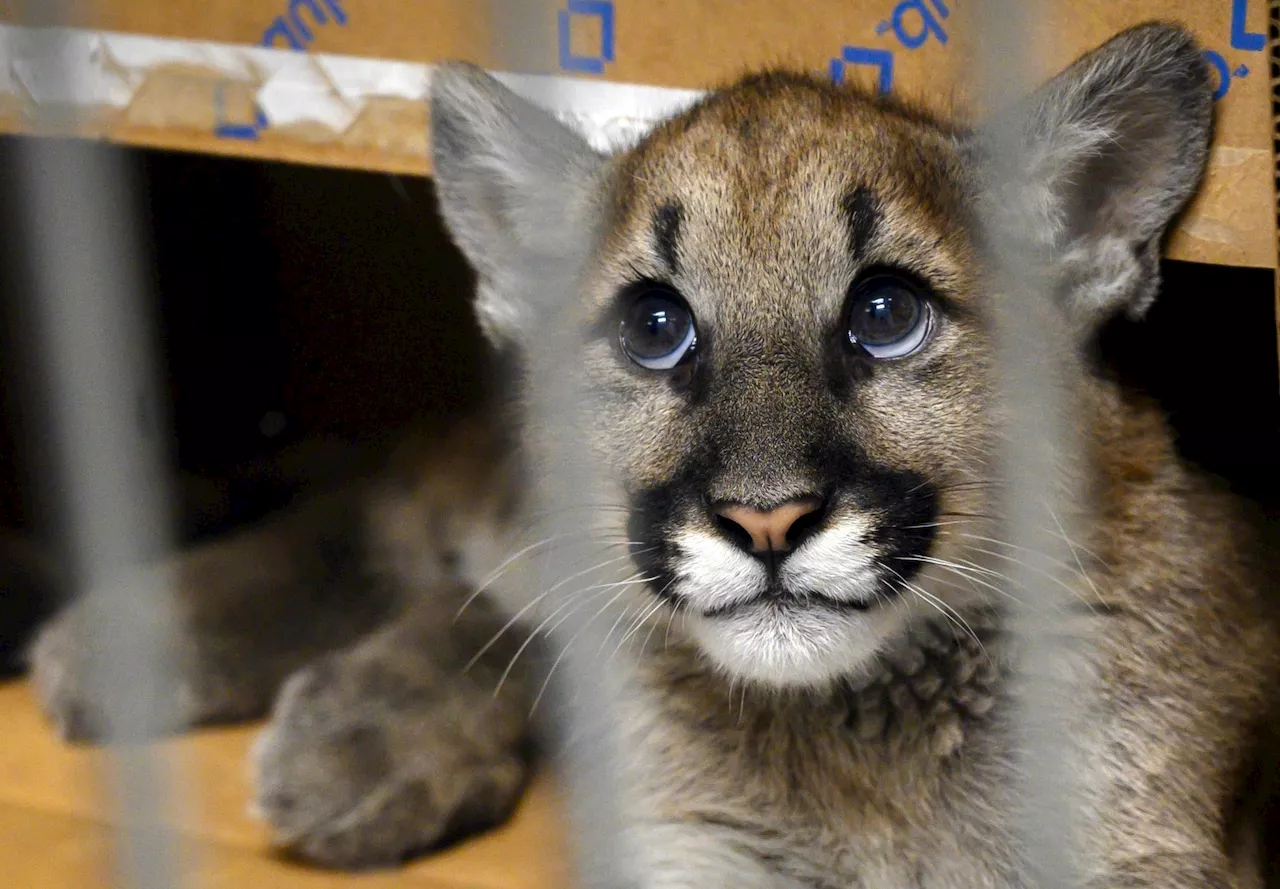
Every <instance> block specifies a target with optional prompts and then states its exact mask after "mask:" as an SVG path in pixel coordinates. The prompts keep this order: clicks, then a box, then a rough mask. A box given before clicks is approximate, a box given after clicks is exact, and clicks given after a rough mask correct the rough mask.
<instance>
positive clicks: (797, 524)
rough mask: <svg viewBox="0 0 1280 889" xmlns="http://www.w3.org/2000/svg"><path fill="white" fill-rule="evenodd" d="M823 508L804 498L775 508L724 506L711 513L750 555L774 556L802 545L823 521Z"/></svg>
mask: <svg viewBox="0 0 1280 889" xmlns="http://www.w3.org/2000/svg"><path fill="white" fill-rule="evenodd" d="M821 509H822V501H821V500H819V499H818V498H817V497H802V498H800V499H798V500H791V501H789V502H787V503H784V504H782V505H781V506H778V507H775V508H773V509H756V508H754V507H751V506H743V505H742V504H741V503H722V504H718V505H716V506H713V507H712V508H711V511H712V513H714V514H715V520H716V524H717V525H719V526H720V530H722V531H724V532H725V534H727V535H728V536H729V537H730V538H731V539H732V540H733V542H734V543H736V544H738V546H740V547H742V548H743V549H744V550H746V551H747V552H751V553H769V554H772V553H779V552H786V551H787V550H790V549H792V548H793V547H796V546H799V545H800V542H801V541H802V540H803V539H804V537H805V536H806V535H807V533H808V532H809V531H811V530H812V529H813V528H814V527H816V526H817V524H818V521H819V520H820V519H821V518H822V514H821Z"/></svg>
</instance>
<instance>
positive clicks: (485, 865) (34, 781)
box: [0, 683, 567, 889]
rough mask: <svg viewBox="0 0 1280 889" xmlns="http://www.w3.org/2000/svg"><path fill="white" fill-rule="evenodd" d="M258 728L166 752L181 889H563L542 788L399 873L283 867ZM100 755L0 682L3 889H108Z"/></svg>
mask: <svg viewBox="0 0 1280 889" xmlns="http://www.w3.org/2000/svg"><path fill="white" fill-rule="evenodd" d="M254 734H255V729H254V727H252V726H245V727H235V728H219V729H210V730H205V731H201V732H197V733H195V734H192V735H190V736H187V737H184V738H181V739H177V740H175V741H173V742H169V743H166V744H165V745H163V747H162V750H163V752H164V755H165V756H166V757H167V760H168V761H169V762H171V763H172V764H173V768H174V769H175V771H176V773H177V774H178V776H179V777H181V778H182V783H183V788H184V797H185V802H184V804H183V805H181V806H180V807H179V811H178V812H177V813H176V814H175V816H174V817H173V822H174V824H175V825H176V827H177V830H178V832H179V834H180V836H181V838H182V847H183V861H184V866H185V869H186V871H187V874H188V876H187V879H185V880H184V882H183V884H182V889H187V887H192V889H242V887H243V889H250V887H252V889H346V887H352V889H564V887H565V886H566V885H567V876H566V870H565V866H564V855H563V854H562V852H563V846H562V843H563V839H564V833H563V831H562V829H561V826H560V825H561V820H560V818H559V806H558V802H557V799H556V795H555V792H554V789H553V788H552V787H551V785H550V783H549V782H548V781H547V780H546V779H545V778H539V779H537V780H535V782H534V785H533V787H532V788H531V790H530V792H529V794H528V795H527V796H526V798H525V800H524V803H523V804H522V805H521V807H520V810H519V811H518V812H517V813H516V816H515V818H514V819H513V820H512V821H511V822H510V823H509V824H508V825H507V826H505V827H503V828H501V829H499V830H497V831H493V832H491V833H489V834H486V835H484V836H481V837H478V838H476V839H473V840H470V841H467V842H465V843H462V844H460V845H458V846H456V847H454V848H452V849H449V850H447V851H445V852H442V853H440V854H437V855H435V856H433V857H430V858H426V859H423V860H420V861H416V862H414V863H411V864H409V865H407V866H405V867H403V868H401V869H398V870H395V871H387V872H380V873H372V874H360V875H351V874H341V873H332V872H325V871H320V870H316V869H313V868H308V867H306V866H303V865H299V864H295V863H291V862H288V861H285V860H283V859H282V858H281V857H280V856H278V855H276V854H275V853H274V852H273V850H272V849H271V847H270V845H269V843H268V839H267V834H266V831H265V830H264V828H263V827H262V825H261V824H260V823H259V822H257V821H254V820H253V819H252V818H251V817H250V816H249V814H248V806H247V804H248V793H249V783H248V777H249V775H248V767H247V763H248V758H247V757H248V751H249V745H250V743H251V742H252V740H253V737H254ZM103 762H104V760H103V754H102V753H100V752H97V751H93V750H89V749H83V748H73V747H70V746H67V745H64V744H62V743H61V742H59V741H58V740H57V739H56V738H55V737H54V736H53V734H52V732H51V731H50V730H49V728H48V726H47V725H46V724H45V722H44V720H43V719H42V717H41V715H40V713H39V711H38V710H37V708H36V706H35V702H34V700H33V697H32V695H31V693H30V690H29V689H28V688H27V687H26V686H25V685H24V684H22V683H7V684H0V886H3V887H4V889H98V887H104V889H105V887H107V886H109V885H111V882H110V880H109V879H108V877H107V874H109V866H110V839H111V836H110V830H109V827H110V824H111V814H110V807H109V805H108V804H107V803H106V802H105V800H104V798H103V794H102V793H101V792H100V787H101V786H102V784H101V779H100V773H99V766H100V765H101V764H103Z"/></svg>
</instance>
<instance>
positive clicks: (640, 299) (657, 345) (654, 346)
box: [618, 286, 697, 370]
mask: <svg viewBox="0 0 1280 889" xmlns="http://www.w3.org/2000/svg"><path fill="white" fill-rule="evenodd" d="M618 339H619V341H620V342H621V343H622V349H623V351H624V352H626V353H627V356H628V357H629V358H630V359H631V360H632V361H634V362H635V363H636V364H638V365H640V366H641V367H644V368H648V369H649V370H670V369H671V368H673V367H675V366H676V365H677V364H679V363H680V362H681V361H683V360H684V358H685V357H686V356H687V355H688V354H689V353H690V351H691V350H692V348H693V344H694V341H695V340H696V339H697V331H696V328H695V327H694V324H693V313H692V312H690V311H689V307H688V306H687V305H685V302H684V300H683V299H681V298H680V295H679V294H677V293H676V292H675V291H674V290H670V289H668V288H666V287H658V286H649V287H646V288H645V289H644V290H641V291H640V292H639V293H638V294H637V295H636V296H635V297H634V298H633V299H632V302H631V305H630V306H628V307H627V310H626V314H625V315H623V318H622V324H621V327H620V329H619V331H618Z"/></svg>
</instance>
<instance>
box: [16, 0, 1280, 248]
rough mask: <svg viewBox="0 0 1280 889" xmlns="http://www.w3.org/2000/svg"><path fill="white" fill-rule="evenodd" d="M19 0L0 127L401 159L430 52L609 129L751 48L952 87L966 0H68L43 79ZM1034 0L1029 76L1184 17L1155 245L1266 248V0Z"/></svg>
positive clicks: (387, 162)
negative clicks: (1191, 140) (1191, 61)
mask: <svg viewBox="0 0 1280 889" xmlns="http://www.w3.org/2000/svg"><path fill="white" fill-rule="evenodd" d="M18 2H21V0H0V20H3V21H8V22H10V23H17V22H21V23H22V25H23V29H14V28H9V29H6V30H5V31H3V32H0V128H5V129H9V130H22V129H24V128H26V127H29V126H30V125H31V122H32V120H33V115H34V112H35V110H36V108H37V107H38V106H43V107H44V108H45V109H46V110H47V109H49V108H57V107H63V106H72V107H74V108H75V109H76V110H77V111H78V112H79V116H80V121H79V123H78V124H77V126H78V127H79V128H80V130H81V131H82V132H85V133H88V134H91V135H96V136H100V137H104V138H109V139H114V140H116V141H121V142H126V143H133V144H144V145H154V146H163V147H173V148H186V149H195V150H202V151H212V152H216V153H224V154H238V155H247V156H258V157H269V158H279V159H287V160H298V161H304V162H311V163H321V164H335V165H341V166H352V167H361V168H367V169H381V170H388V171H396V172H409V173H426V172H428V171H429V166H428V159H427V153H426V146H427V138H426V135H427V126H428V121H427V119H426V109H425V108H424V107H423V103H422V98H423V96H424V95H425V91H426V85H427V82H428V78H429V73H430V69H429V66H430V64H431V63H434V62H438V61H440V60H442V59H445V58H467V59H471V60H474V61H478V62H480V63H482V64H485V65H486V66H488V67H491V68H499V69H510V68H512V67H519V68H520V69H521V70H523V71H526V72H529V71H532V72H541V73H549V74H554V75H556V77H557V78H567V79H568V80H566V81H564V82H561V83H558V84H557V87H559V88H558V89H557V90H555V91H553V92H547V91H546V89H545V87H546V84H545V83H542V82H538V81H536V80H530V79H528V78H525V79H520V78H515V79H513V85H516V86H517V88H523V89H525V91H526V92H532V93H535V94H537V95H539V96H540V97H541V98H542V99H543V100H544V101H546V102H547V103H548V104H552V105H553V106H556V107H557V108H558V110H560V111H562V112H565V113H566V114H567V115H570V116H573V117H575V118H576V119H578V120H579V122H581V123H582V124H583V126H584V127H585V128H586V129H588V130H590V131H592V132H593V134H594V135H595V136H596V138H597V139H598V140H599V141H602V142H612V143H617V142H619V141H625V140H626V139H628V138H633V137H634V135H635V134H636V133H637V132H640V131H642V130H643V128H644V127H645V126H646V125H647V124H648V123H651V122H652V120H653V119H656V118H658V117H660V116H662V115H664V114H666V113H670V112H671V111H672V110H675V109H677V108H679V107H680V106H681V105H682V104H684V103H686V102H688V101H690V100H691V99H692V97H693V96H694V95H696V94H695V93H693V92H690V91H691V90H700V89H704V88H707V87H709V86H712V85H714V84H716V83H719V82H722V81H724V80H727V79H729V78H732V77H734V76H736V75H737V74H740V73H742V72H743V71H745V70H747V69H750V68H755V67H759V66H762V65H779V64H783V65H790V66H798V67H801V68H805V69H810V70H814V71H820V72H825V73H826V74H827V75H828V76H830V77H832V78H834V79H836V80H858V81H861V82H865V83H867V84H868V85H870V86H872V87H874V88H882V89H886V90H892V91H894V92H898V93H904V94H907V95H912V96H919V97H924V98H926V99H927V100H930V101H932V102H933V103H935V104H942V105H944V106H945V105H951V104H955V105H961V106H963V105H964V100H965V96H966V93H967V92H968V91H969V89H968V88H969V84H968V78H967V77H966V70H967V67H966V59H967V57H968V55H969V49H970V47H971V45H972V40H973V38H974V36H975V35H974V34H973V33H972V28H971V22H970V18H971V16H970V13H969V9H968V7H969V5H970V4H969V0H807V2H803V3H800V2H791V3H784V2H778V0H701V2H694V3H691V2H688V0H533V2H527V3H520V2H518V0H495V2H491V3H475V2H473V0H430V2H427V0H417V2H413V3H407V2H406V3H390V2H388V0H267V2H262V0H204V2H197V0H95V2H89V3H82V4H79V5H77V6H76V10H77V14H76V18H75V19H74V20H73V21H72V22H71V24H72V25H73V26H74V27H75V28H78V29H80V30H79V31H77V32H75V33H74V35H73V37H74V39H73V40H71V42H70V43H71V44H74V45H73V46H72V48H71V49H70V50H69V51H68V56H69V57H70V58H72V59H73V60H74V64H75V66H76V68H77V71H78V74H79V77H78V80H77V84H78V85H75V86H67V85H65V84H63V85H51V84H49V83H47V82H44V83H41V82H40V77H39V76H38V73H37V72H35V70H34V69H35V67H36V65H35V63H34V61H33V59H32V58H31V56H32V54H33V53H34V52H36V50H38V49H40V48H41V47H46V48H47V44H40V45H38V46H36V47H35V48H34V49H33V45H32V44H31V32H30V31H29V30H26V28H27V27H29V26H30V25H32V24H33V23H34V24H39V23H40V21H39V19H38V18H33V15H37V14H38V12H39V7H40V4H37V3H33V2H27V3H26V4H25V7H26V8H23V9H19V8H18V6H17V3H18ZM6 3H7V4H8V5H5V4H6ZM1045 6H1046V9H1047V10H1048V13H1049V14H1048V16H1047V17H1046V18H1045V20H1043V21H1042V22H1041V23H1040V24H1039V25H1038V27H1036V28H1035V29H1034V30H1033V31H1032V32H1029V33H1028V34H1027V36H1026V39H1027V43H1028V45H1029V46H1030V47H1031V48H1032V50H1033V51H1032V53H1031V55H1032V56H1033V57H1034V58H1035V59H1037V60H1038V62H1039V63H1040V69H1041V73H1042V74H1044V75H1046V76H1047V75H1048V74H1050V73H1052V72H1053V71H1054V70H1056V69H1058V68H1060V67H1061V66H1063V65H1065V64H1066V63H1067V62H1069V61H1070V60H1071V59H1072V58H1074V57H1075V56H1077V55H1078V54H1079V53H1081V52H1082V51H1084V50H1086V49H1088V48H1089V47H1091V46H1094V45H1096V44H1098V43H1100V42H1102V41H1104V40H1105V39H1107V38H1108V37H1109V36H1111V35H1113V34H1114V33H1116V32H1117V31H1119V30H1121V29H1123V28H1124V27H1126V26H1129V25H1132V24H1135V23H1138V22H1141V21H1145V20H1148V19H1151V18H1166V19H1175V20H1180V21H1182V22H1184V23H1186V24H1187V25H1188V26H1190V27H1191V28H1192V29H1193V30H1194V31H1195V32H1196V33H1197V34H1198V35H1199V37H1200V39H1201V41H1202V42H1203V44H1204V46H1205V47H1206V60H1207V62H1208V63H1209V65H1210V66H1211V68H1212V69H1213V71H1214V74H1215V77H1216V78H1217V84H1218V135H1217V141H1216V143H1215V147H1214V151H1213V156H1212V162H1211V169H1210V173H1209V177H1208V181H1207V183H1206V186H1205V188H1204V190H1203V192H1202V194H1201V195H1200V197H1199V198H1198V200H1197V201H1196V204H1195V206H1194V207H1193V208H1192V210H1191V212H1190V213H1189V214H1188V216H1187V218H1186V220H1185V221H1184V223H1183V224H1182V226H1181V227H1180V228H1179V230H1178V231H1177V232H1176V234H1175V236H1174V237H1173V240H1172V243H1171V244H1170V254H1171V255H1172V256H1174V257H1177V258H1180V259H1190V260H1197V261H1205V262H1215V263H1226V264H1232V265H1247V266H1260V267H1274V266H1275V264H1276V243H1275V228H1276V219H1275V208H1274V204H1273V199H1272V194H1273V193H1272V178H1273V167H1272V163H1273V161H1272V151H1271V111H1270V105H1269V89H1268V78H1267V58H1266V56H1267V39H1266V25H1267V8H1266V3H1265V0H1074V2H1073V0H1057V2H1049V3H1046V4H1045ZM140 36H141V39H139V38H140ZM498 38H505V39H498ZM69 45H70V44H69ZM252 47H258V48H257V49H251V48H252ZM566 85H567V89H566V88H565V87H566ZM636 85H645V86H647V87H651V88H649V89H644V88H641V87H637V86H636ZM654 87H656V88H657V89H653V88H654Z"/></svg>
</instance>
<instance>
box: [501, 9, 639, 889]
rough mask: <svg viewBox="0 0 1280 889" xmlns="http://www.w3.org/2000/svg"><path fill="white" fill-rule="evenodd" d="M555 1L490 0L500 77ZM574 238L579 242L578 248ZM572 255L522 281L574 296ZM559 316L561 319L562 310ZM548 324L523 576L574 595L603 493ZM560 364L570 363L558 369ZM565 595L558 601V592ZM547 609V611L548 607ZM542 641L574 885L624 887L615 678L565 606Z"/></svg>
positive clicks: (550, 65) (541, 337) (572, 381)
mask: <svg viewBox="0 0 1280 889" xmlns="http://www.w3.org/2000/svg"><path fill="white" fill-rule="evenodd" d="M558 5H559V4H557V3H553V2H551V0H490V6H489V9H490V14H491V16H492V18H491V21H492V23H493V35H492V36H493V47H494V53H495V58H496V60H497V62H498V64H499V66H500V67H502V68H503V69H505V70H508V71H512V72H518V73H522V74H549V73H554V72H555V71H556V70H557V61H556V60H557V59H558V57H559V51H558V50H559V48H558V46H557V43H556V41H557V40H558V34H557V29H556V16H557V14H558V9H557V7H558ZM540 88H541V89H542V90H545V92H544V93H543V97H544V98H545V100H546V101H547V102H549V103H550V105H551V107H566V103H564V102H562V101H558V100H557V99H558V97H557V96H556V95H555V93H556V91H557V89H559V85H558V83H557V81H556V80H554V79H550V80H549V81H548V82H546V83H545V84H541V85H540ZM586 240H587V239H586V238H584V239H583V241H584V247H585V242H586ZM584 258H585V257H584V256H578V257H565V258H563V260H562V261H561V262H559V263H557V264H556V265H555V267H553V268H548V269H539V270H536V271H535V270H532V269H531V270H529V274H528V275H527V276H526V282H527V284H528V286H530V287H536V288H537V289H538V290H539V291H540V292H543V293H563V294H566V296H568V297H569V298H570V299H572V296H571V295H572V294H574V293H576V292H577V286H578V282H577V274H578V272H579V269H578V268H576V267H575V266H576V263H577V262H579V261H581V260H582V259H584ZM565 311H566V313H567V314H571V313H572V309H571V307H566V309H565ZM550 314H551V315H553V316H554V317H548V318H540V319H538V321H540V322H541V325H540V326H541V329H540V330H538V331H535V332H533V335H532V336H530V337H528V339H527V342H528V343H530V344H531V346H530V350H529V352H528V353H527V354H526V355H525V360H526V361H527V363H528V366H527V368H526V375H527V376H526V379H527V393H528V395H529V398H528V403H527V405H526V409H527V412H528V416H527V420H528V426H529V429H530V430H531V432H532V436H531V437H532V438H533V439H535V440H536V442H537V444H536V448H537V451H538V452H537V454H536V455H535V459H537V460H538V461H539V462H538V468H537V471H536V473H535V474H536V475H537V479H538V485H539V491H540V496H539V498H538V501H537V506H538V509H539V510H540V512H541V514H542V515H543V516H544V518H543V519H542V520H541V521H540V522H538V527H537V529H536V535H537V536H536V539H554V540H558V541H563V543H561V544H559V545H557V546H554V547H552V548H550V549H549V550H547V551H546V552H545V557H544V558H539V559H537V560H536V562H537V563H538V567H539V570H538V571H537V572H529V573H530V575H531V576H530V583H531V584H537V586H536V587H535V588H536V589H551V588H552V587H553V586H556V585H558V584H560V583H561V581H562V580H563V579H564V578H568V577H575V578H576V580H577V582H578V583H579V585H580V586H582V587H587V586H590V585H591V584H592V583H595V582H597V581H596V578H595V577H594V574H595V572H592V571H591V570H589V569H590V566H591V565H592V564H593V563H596V562H598V561H599V552H600V550H599V547H598V546H596V547H592V546H591V545H589V544H587V543H585V542H583V541H584V536H583V534H582V531H583V529H584V528H592V527H595V528H599V527H604V522H603V521H602V519H601V517H600V516H598V515H596V514H595V511H594V510H593V509H586V510H584V509H583V506H584V505H586V504H599V503H600V502H601V501H602V499H603V498H602V496H601V493H600V492H602V491H604V490H605V487H604V485H603V482H602V480H603V478H604V476H603V474H602V471H601V469H602V468H601V467H600V466H598V465H597V464H596V462H595V461H594V460H593V459H592V457H591V455H590V454H589V453H588V452H587V449H586V448H583V447H582V446H581V437H582V436H581V430H582V429H584V428H586V423H587V412H588V411H589V402H588V400H587V398H588V396H587V395H586V387H585V385H584V383H585V380H584V379H582V378H581V376H580V375H579V374H578V373H577V372H576V371H577V370H578V369H579V368H578V367H577V366H576V365H575V364H574V363H573V362H565V361H564V360H563V356H566V355H573V354H576V353H577V351H578V349H579V347H580V344H579V343H578V342H577V340H576V332H575V330H574V327H573V325H572V324H562V323H560V321H561V318H560V317H559V315H558V313H550ZM566 365H572V366H566ZM565 592H566V593H568V592H570V591H568V590H566V591H565ZM551 607H552V608H554V607H555V605H554V604H552V605H551ZM558 623H559V627H558V628H557V630H556V631H555V633H554V638H553V640H552V645H553V647H555V649H556V652H557V654H558V655H559V654H560V653H562V658H560V659H559V663H558V666H556V665H554V664H553V666H552V671H553V675H552V676H551V677H550V679H551V680H552V684H551V686H550V688H549V695H548V699H547V700H545V701H544V706H546V707H547V710H548V711H549V712H550V713H551V714H553V720H552V721H553V723H554V724H553V725H552V727H551V730H552V733H553V737H552V738H551V740H552V742H553V743H554V744H555V745H556V747H557V748H558V749H557V759H558V760H559V762H560V764H561V769H560V776H559V777H560V781H561V784H562V786H564V787H565V788H566V789H567V796H568V799H567V802H568V807H569V820H570V825H571V827H572V836H573V841H572V847H571V849H570V850H569V851H570V854H571V856H572V859H573V861H574V864H575V870H576V874H577V878H578V884H579V885H580V886H582V887H584V889H605V887H608V889H616V887H621V886H623V885H625V883H624V882H623V876H622V875H621V874H619V872H618V862H619V861H620V860H623V855H624V850H623V846H622V844H623V839H622V832H621V826H622V820H621V814H620V811H619V808H618V801H619V799H620V797H621V792H620V790H621V785H620V780H621V778H620V776H621V769H620V768H619V765H620V764H621V756H622V751H621V749H620V747H619V744H618V738H617V737H616V735H615V732H614V729H615V728H616V726H617V725H618V721H617V719H616V716H615V714H616V712H617V710H616V708H617V706H618V701H619V700H620V699H621V697H622V696H623V695H625V693H626V690H625V688H623V687H622V684H620V683H619V682H616V681H614V680H615V679H616V678H617V677H616V675H615V674H613V673H612V672H611V671H609V670H607V669H606V670H602V669H601V664H600V660H599V657H598V652H599V651H600V650H601V649H602V648H603V647H604V644H605V641H606V640H605V638H604V637H605V635H606V634H605V628H606V627H608V622H607V621H606V622H603V623H599V622H595V623H593V621H592V619H591V618H590V616H588V615H586V614H583V613H581V612H580V611H579V610H578V609H576V608H572V607H571V608H569V610H568V614H567V615H566V616H565V617H564V618H563V619H562V620H560V621H558Z"/></svg>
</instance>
